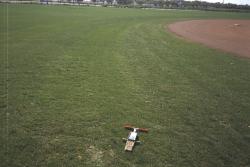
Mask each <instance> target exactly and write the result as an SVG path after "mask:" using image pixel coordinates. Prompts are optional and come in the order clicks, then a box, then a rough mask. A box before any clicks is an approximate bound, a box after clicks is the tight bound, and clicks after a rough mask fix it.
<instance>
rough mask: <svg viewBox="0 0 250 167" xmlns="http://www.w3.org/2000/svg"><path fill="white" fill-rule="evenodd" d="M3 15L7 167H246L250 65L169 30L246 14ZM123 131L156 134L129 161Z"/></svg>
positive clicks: (42, 10) (27, 11)
mask: <svg viewBox="0 0 250 167" xmlns="http://www.w3.org/2000/svg"><path fill="white" fill-rule="evenodd" d="M0 12H1V14H0V22H1V23H0V42H1V43H0V44H1V45H0V53H1V54H0V62H1V65H0V68H1V73H0V79H1V82H0V84H1V88H0V93H1V94H0V110H1V112H0V124H1V125H0V127H1V129H0V134H1V135H0V166H1V167H16V166H30V167H35V166H51V167H56V166H90V167H92V166H104V167H111V166H114V167H123V166H128V167H142V166H143V167H149V166H151V167H193V166H194V167H217V166H218V167H226V166H227V167H229V166H232V167H249V166H250V60H249V59H245V58H239V57H236V56H234V55H232V54H228V53H223V52H221V51H218V50H214V49H210V48H207V47H205V46H203V45H200V44H195V43H191V42H188V41H185V40H183V39H181V38H178V37H176V36H175V35H173V34H171V33H170V32H168V31H167V29H166V25H167V24H169V23H171V22H174V21H178V20H187V19H207V18H210V19H211V18H230V19H232V18H235V19H237V18H239V19H250V13H226V12H204V11H181V10H180V11H179V10H166V11H160V10H139V9H118V8H98V7H70V6H40V5H8V9H7V5H6V4H1V5H0ZM7 13H8V16H7ZM7 18H8V20H7ZM125 123H131V124H133V125H136V126H139V127H145V128H149V129H150V132H149V133H148V134H142V135H141V138H140V139H141V140H142V141H143V144H142V145H140V146H137V147H136V148H135V150H134V152H133V153H126V152H124V151H123V149H124V143H123V142H122V140H121V138H122V137H126V136H127V133H128V131H126V130H124V129H123V128H122V126H123V125H124V124H125Z"/></svg>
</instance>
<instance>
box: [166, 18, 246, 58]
mask: <svg viewBox="0 0 250 167" xmlns="http://www.w3.org/2000/svg"><path fill="white" fill-rule="evenodd" d="M168 28H169V30H170V31H172V32H174V33H176V34H177V35H179V36H182V37H184V38H186V39H188V40H191V41H195V42H199V43H202V44H204V45H206V46H209V47H212V48H216V49H220V50H223V51H226V52H230V53H234V54H236V55H239V56H243V57H247V58H250V20H191V21H182V22H176V23H173V24H170V25H169V26H168Z"/></svg>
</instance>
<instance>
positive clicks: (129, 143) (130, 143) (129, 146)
mask: <svg viewBox="0 0 250 167" xmlns="http://www.w3.org/2000/svg"><path fill="white" fill-rule="evenodd" d="M134 145H135V142H134V141H130V140H127V142H126V145H125V149H124V150H125V151H132V150H133V147H134Z"/></svg>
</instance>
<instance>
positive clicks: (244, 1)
mask: <svg viewBox="0 0 250 167" xmlns="http://www.w3.org/2000/svg"><path fill="white" fill-rule="evenodd" d="M190 1H194V0H190ZM202 1H207V2H221V3H222V2H223V0H202ZM224 3H234V4H238V5H246V4H248V5H250V0H224Z"/></svg>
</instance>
